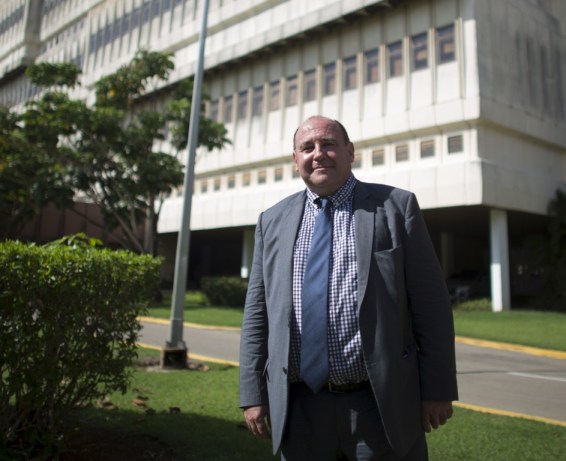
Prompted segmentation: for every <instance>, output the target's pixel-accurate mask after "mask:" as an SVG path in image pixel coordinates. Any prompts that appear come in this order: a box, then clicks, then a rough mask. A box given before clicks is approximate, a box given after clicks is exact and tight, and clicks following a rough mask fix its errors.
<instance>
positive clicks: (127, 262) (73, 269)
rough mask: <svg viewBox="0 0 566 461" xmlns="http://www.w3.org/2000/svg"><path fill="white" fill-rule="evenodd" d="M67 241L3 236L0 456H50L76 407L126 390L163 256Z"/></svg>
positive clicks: (0, 265)
mask: <svg viewBox="0 0 566 461" xmlns="http://www.w3.org/2000/svg"><path fill="white" fill-rule="evenodd" d="M69 243H70V242H64V241H62V242H60V244H58V245H57V244H55V245H53V244H50V245H46V246H43V247H40V246H35V245H33V244H23V243H20V242H11V241H7V242H4V243H0V330H1V333H0V454H1V453H2V451H4V452H6V450H9V451H10V453H11V454H12V456H16V455H15V454H16V453H17V456H18V457H21V458H24V459H31V458H33V459H35V458H36V457H37V458H43V457H47V456H49V453H52V452H53V453H54V452H56V449H57V441H58V439H59V438H60V435H59V431H60V429H61V427H62V422H63V420H64V417H65V415H66V414H68V412H69V411H70V410H71V409H72V408H73V407H75V406H77V405H79V404H87V403H90V402H92V401H94V400H95V399H99V398H103V397H104V396H105V395H107V394H108V393H111V392H114V391H117V390H118V391H122V392H125V391H126V388H127V384H128V379H129V371H128V366H129V365H131V363H132V361H133V359H134V358H135V356H136V341H137V338H138V332H139V330H140V325H139V322H138V321H137V317H138V316H139V315H140V314H142V313H143V311H144V310H145V308H146V306H147V304H148V302H149V301H150V300H151V297H152V295H153V293H154V290H155V288H156V287H157V285H158V283H159V265H160V260H158V259H156V258H152V257H150V256H138V255H135V254H132V253H129V252H126V251H111V250H108V249H97V248H96V247H95V246H92V245H91V246H89V245H88V244H87V245H82V244H78V245H77V242H74V244H70V246H66V245H67V244H69ZM0 457H1V456H0Z"/></svg>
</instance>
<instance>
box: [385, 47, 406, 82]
mask: <svg viewBox="0 0 566 461" xmlns="http://www.w3.org/2000/svg"><path fill="white" fill-rule="evenodd" d="M387 57H388V61H389V76H390V77H399V76H400V75H403V44H402V42H401V40H399V41H398V42H395V43H391V44H389V45H387Z"/></svg>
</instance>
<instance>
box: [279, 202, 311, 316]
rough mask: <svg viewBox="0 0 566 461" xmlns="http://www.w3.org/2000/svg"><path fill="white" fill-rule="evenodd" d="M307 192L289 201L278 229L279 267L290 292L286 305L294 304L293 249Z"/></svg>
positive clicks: (287, 291) (280, 274)
mask: <svg viewBox="0 0 566 461" xmlns="http://www.w3.org/2000/svg"><path fill="white" fill-rule="evenodd" d="M305 194H306V193H305V192H303V193H302V194H297V196H296V197H295V198H294V199H293V200H292V201H291V202H290V203H289V206H288V207H287V209H286V210H285V212H284V213H283V214H282V216H281V224H280V226H279V229H278V232H279V235H280V238H279V239H278V242H279V249H278V250H279V252H280V253H279V254H280V255H282V257H281V258H279V259H278V263H279V264H280V267H278V268H277V269H278V274H279V276H281V277H284V278H287V280H285V279H283V280H284V283H285V284H287V286H288V290H286V291H285V293H289V299H288V300H285V303H284V305H286V306H291V305H292V293H293V249H294V247H295V240H296V238H297V232H298V231H299V226H300V225H301V220H302V217H303V210H304V206H305Z"/></svg>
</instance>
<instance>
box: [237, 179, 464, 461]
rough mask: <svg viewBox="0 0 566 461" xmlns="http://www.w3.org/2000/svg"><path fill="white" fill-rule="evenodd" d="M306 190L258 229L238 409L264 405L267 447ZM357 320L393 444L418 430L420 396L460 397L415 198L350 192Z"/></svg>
mask: <svg viewBox="0 0 566 461" xmlns="http://www.w3.org/2000/svg"><path fill="white" fill-rule="evenodd" d="M305 197H306V193H305V192H300V193H297V194H294V195H292V196H290V197H287V198H286V199H284V200H282V201H281V202H279V203H277V204H276V205H275V206H273V207H271V208H270V209H268V210H266V211H265V212H264V213H262V214H261V215H260V217H259V220H258V223H257V227H256V232H255V249H254V258H253V266H252V271H251V275H250V280H249V288H248V294H247V298H246V306H245V313H244V321H243V325H242V335H241V338H242V339H241V348H240V406H241V407H246V406H252V405H265V404H268V405H269V409H270V417H271V428H272V439H273V451H274V453H275V452H276V451H277V450H278V449H279V447H280V444H281V439H282V436H283V431H284V429H285V421H286V416H287V405H288V390H289V384H288V379H287V372H288V364H289V347H290V319H291V311H292V271H293V266H292V264H293V263H292V261H293V246H294V243H295V237H296V235H297V232H298V229H299V225H300V223H301V218H302V213H303V208H304V202H305ZM353 210H354V217H355V218H354V219H355V225H356V254H357V266H358V316H359V325H360V332H361V338H362V348H363V353H364V360H365V364H366V367H367V371H368V375H369V379H370V382H371V386H372V389H373V393H374V395H375V398H376V400H377V403H378V406H379V410H380V413H381V417H382V420H383V425H384V427H385V431H386V434H387V437H388V440H389V442H390V444H391V446H392V448H393V449H394V450H395V451H396V452H397V453H398V454H399V455H400V456H402V455H403V454H404V453H405V452H406V450H408V449H409V448H410V447H411V445H412V443H413V441H414V440H415V438H416V436H417V435H418V434H419V433H422V427H421V419H420V412H421V400H456V399H457V398H458V395H457V385H456V363H455V352H454V326H453V320H452V311H451V306H450V301H449V298H448V293H447V290H446V285H445V282H444V277H443V274H442V271H441V269H440V265H439V263H438V259H437V257H436V254H435V252H434V248H433V246H432V243H431V241H430V238H429V235H428V232H427V229H426V226H425V223H424V220H423V218H422V214H421V211H420V208H419V205H418V203H417V200H416V198H415V196H414V195H413V194H412V193H410V192H407V191H404V190H401V189H397V188H393V187H389V186H385V185H378V184H369V183H362V182H358V183H357V185H356V187H355V189H354V200H353Z"/></svg>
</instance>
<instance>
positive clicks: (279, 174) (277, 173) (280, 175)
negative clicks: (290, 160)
mask: <svg viewBox="0 0 566 461" xmlns="http://www.w3.org/2000/svg"><path fill="white" fill-rule="evenodd" d="M275 181H283V167H282V166H280V167H277V168H275Z"/></svg>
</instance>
